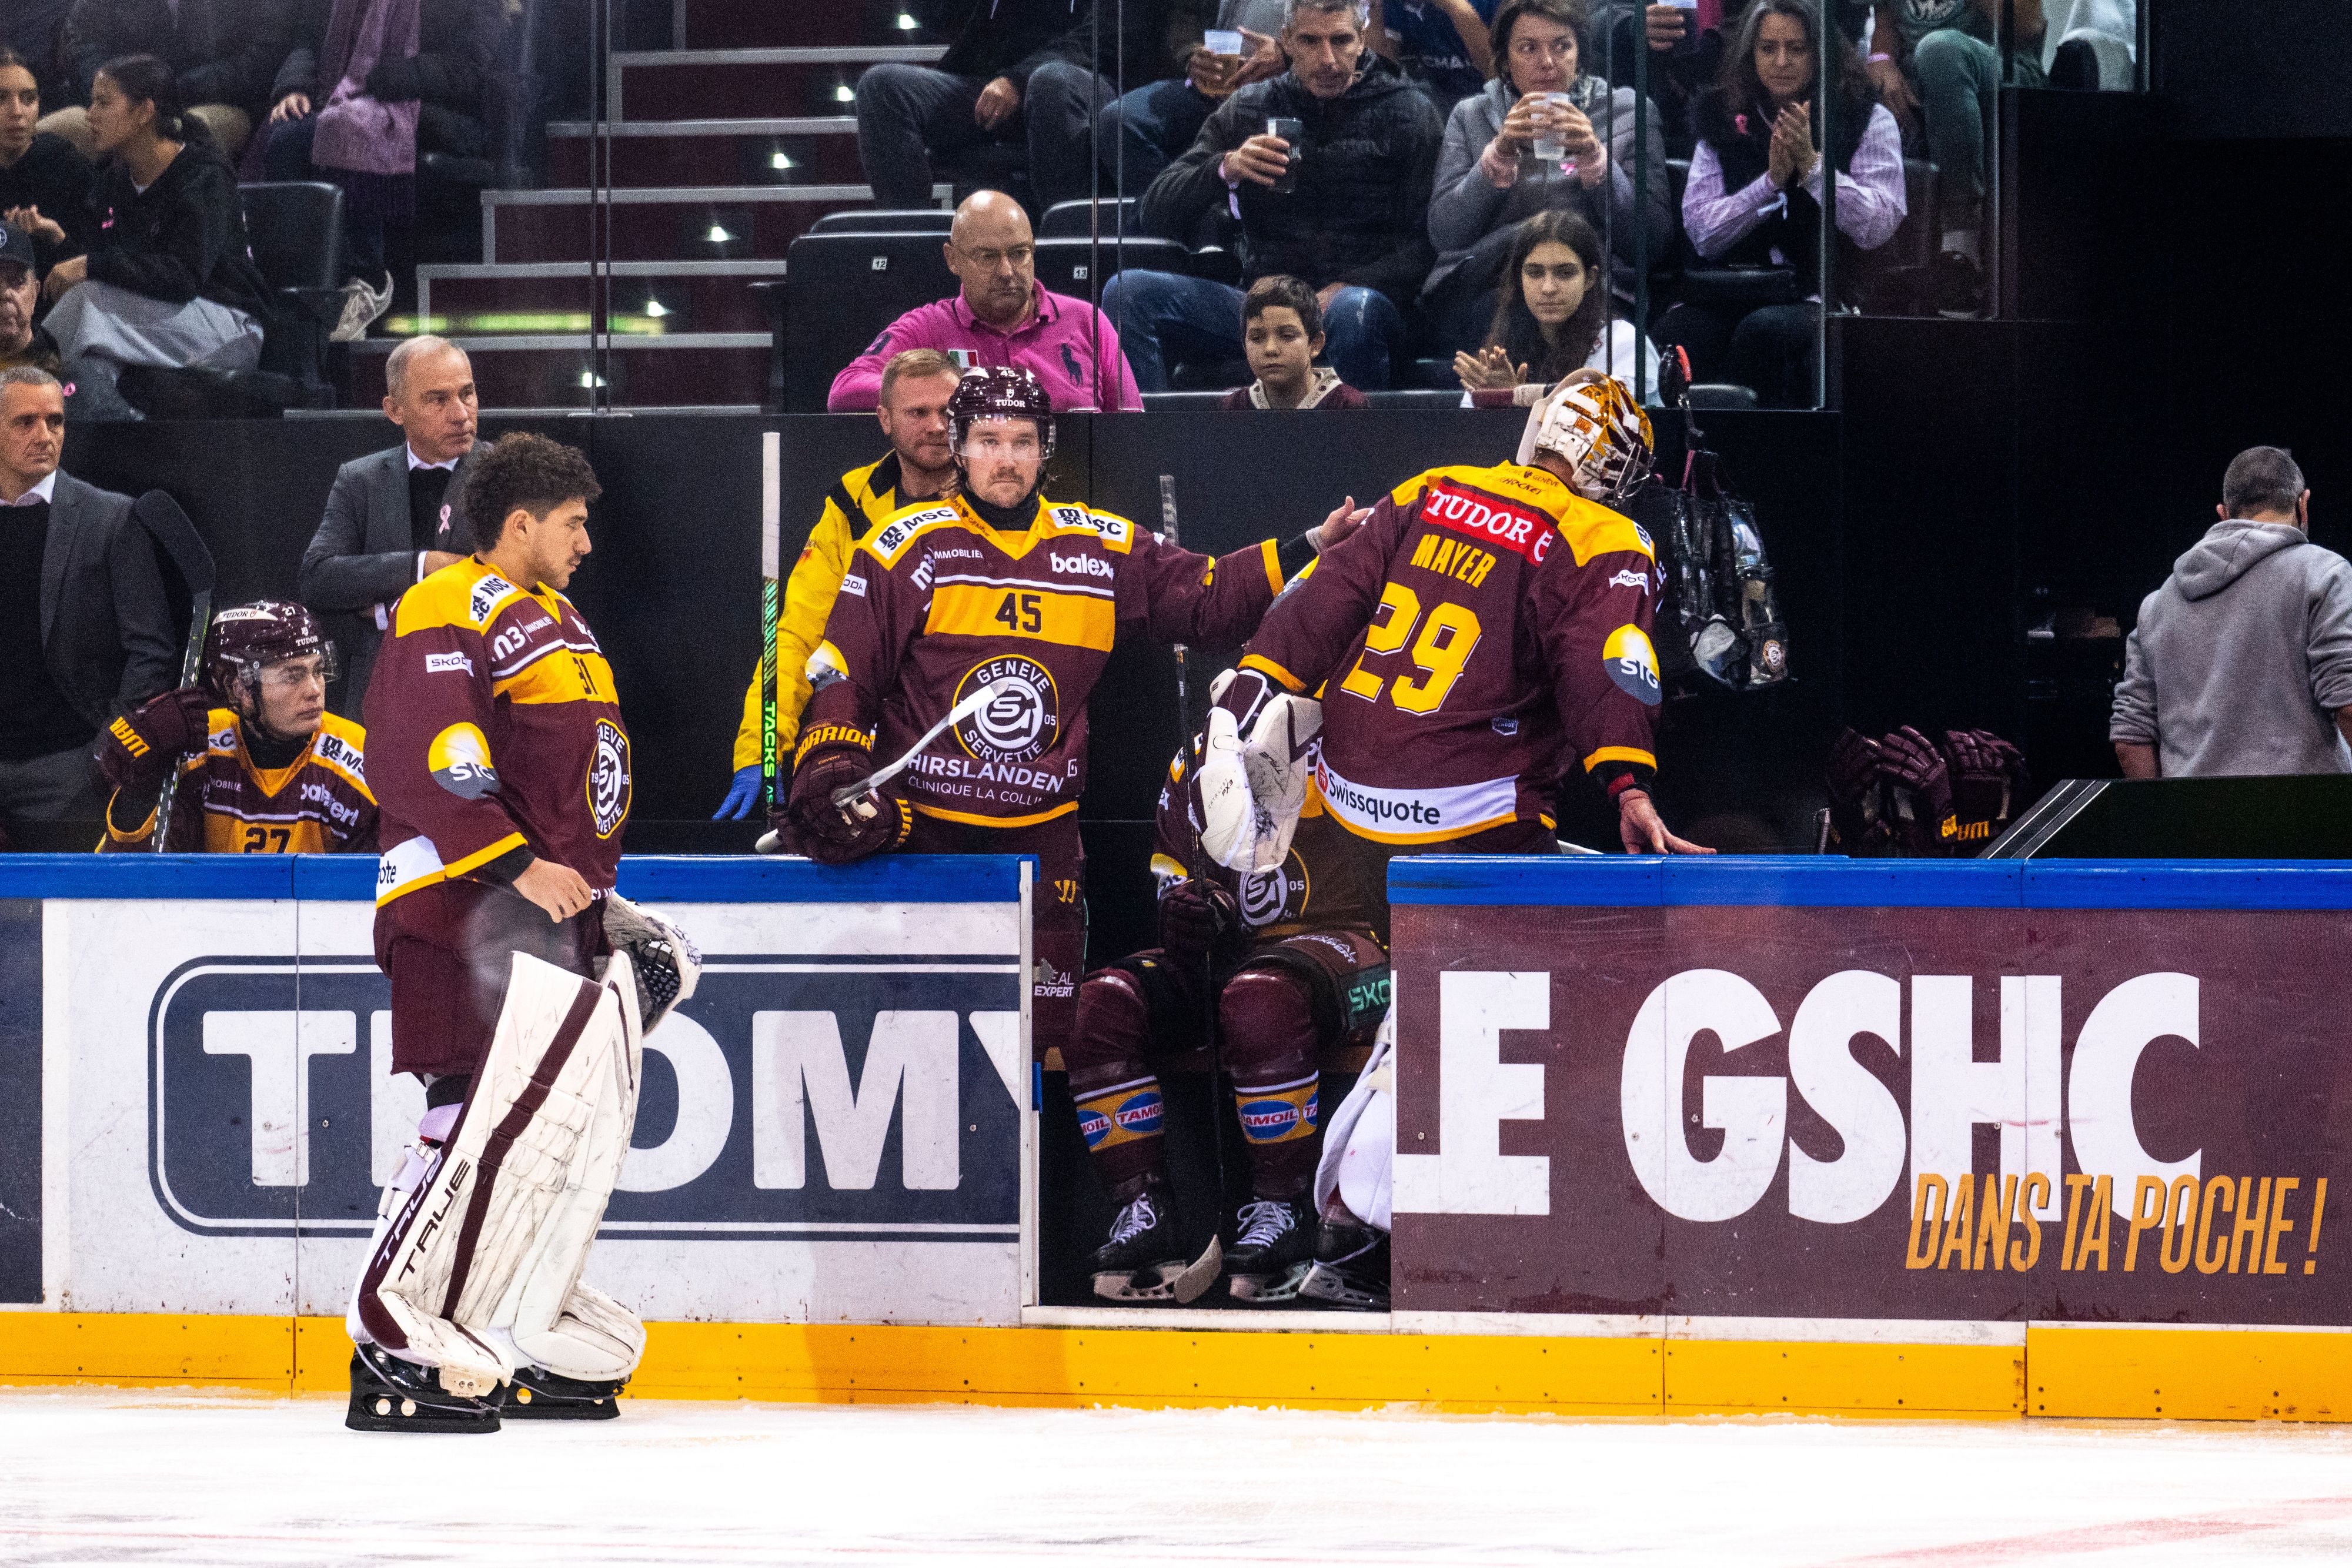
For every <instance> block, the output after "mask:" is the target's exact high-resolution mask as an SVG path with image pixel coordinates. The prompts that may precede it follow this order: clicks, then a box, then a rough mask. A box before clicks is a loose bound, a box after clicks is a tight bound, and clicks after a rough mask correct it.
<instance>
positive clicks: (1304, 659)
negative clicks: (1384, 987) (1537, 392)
mask: <svg viewBox="0 0 2352 1568" xmlns="http://www.w3.org/2000/svg"><path fill="white" fill-rule="evenodd" d="M1655 564H1656V563H1655V559H1654V555H1653V552H1652V550H1651V547H1650V539H1649V536H1648V535H1647V534H1645V533H1643V530H1642V529H1641V528H1640V527H1639V526H1638V525H1637V524H1635V523H1633V521H1632V520H1631V519H1629V518H1626V517H1621V516H1619V515H1618V514H1617V513H1615V512H1612V511H1611V510H1609V509H1608V508H1607V507H1601V506H1599V505H1596V504H1595V503H1593V502H1591V501H1587V500H1585V499H1583V498H1582V497H1579V496H1578V495H1576V494H1575V493H1574V492H1573V491H1571V490H1570V488H1569V487H1568V486H1566V485H1565V484H1563V483H1562V482H1561V481H1560V480H1559V479H1557V478H1555V477H1554V476H1551V475H1550V474H1549V473H1547V472H1545V471H1544V470H1542V469H1540V468H1530V467H1523V466H1521V465H1518V464H1516V463H1504V464H1498V465H1496V466H1494V467H1492V468H1472V467H1458V468H1434V469H1432V470H1430V471H1429V472H1428V473H1426V474H1423V475H1420V476H1417V477H1415V478H1412V479H1409V480H1407V481H1406V482H1405V483H1404V484H1402V485H1400V486H1397V488H1396V489H1395V491H1394V492H1392V493H1391V494H1390V495H1388V496H1386V497H1382V498H1381V500H1380V502H1379V503H1378V504H1377V505H1375V506H1374V507H1373V508H1372V515H1371V517H1370V518H1369V519H1367V520H1366V522H1365V524H1364V526H1363V528H1361V529H1360V530H1359V531H1358V532H1357V533H1356V535H1355V536H1354V537H1353V538H1349V540H1347V541H1346V542H1345V543H1344V544H1341V545H1339V546H1337V547H1335V548H1334V549H1331V550H1330V551H1328V552H1327V553H1326V554H1325V555H1324V557H1323V558H1322V559H1320V560H1318V562H1316V564H1315V568H1314V570H1313V571H1312V572H1311V573H1310V574H1308V575H1307V577H1306V578H1305V580H1302V581H1299V582H1297V583H1294V584H1292V585H1291V587H1290V589H1289V590H1288V591H1286V592H1285V593H1284V594H1283V596H1282V597H1281V599H1280V600H1279V601H1277V602H1276V604H1275V606H1274V608H1273V609H1272V610H1271V611H1269V612H1267V614H1266V618H1265V624H1264V625H1262V626H1261V627H1260V628H1259V629H1258V632H1257V635H1256V636H1255V637H1253V638H1252V639H1251V640H1250V643H1249V648H1248V652H1247V653H1245V654H1244V657H1243V659H1242V668H1243V669H1244V670H1255V671H1258V672H1260V673H1261V674H1264V675H1265V677H1266V678H1267V679H1268V680H1271V681H1274V682H1276V683H1278V684H1280V685H1282V686H1283V687H1285V688H1286V689H1288V690H1290V691H1293V692H1311V691H1317V690H1318V689H1319V690H1320V693H1321V696H1322V701H1323V737H1322V750H1321V761H1320V762H1319V764H1318V767H1317V769H1316V774H1315V779H1316V784H1317V786H1318V791H1319V793H1320V795H1321V797H1322V800H1323V802H1324V804H1325V806H1326V808H1327V809H1328V810H1329V811H1330V813H1331V815H1332V816H1333V817H1334V818H1336V819H1337V820H1338V821H1339V823H1340V824H1341V825H1342V826H1344V827H1345V828H1347V829H1348V830H1349V831H1351V832H1354V833H1357V834H1360V835H1361V836H1362V837H1364V838H1368V839H1376V840H1379V841H1382V842H1384V843H1392V844H1423V843H1438V842H1443V841H1447V840H1451V839H1460V838H1466V837H1468V836H1470V835H1471V834H1473V833H1477V832H1482V831H1486V830H1488V829H1492V828H1497V827H1501V826H1504V825H1506V824H1507V823H1510V822H1513V821H1540V822H1542V823H1544V824H1545V825H1546V826H1550V825H1551V822H1552V817H1551V797H1552V794H1553V792H1554V791H1555V789H1557V788H1558V787H1559V781H1560V780H1561V779H1563V778H1564V777H1566V776H1567V773H1568V770H1569V768H1571V767H1578V768H1583V769H1584V770H1585V771H1587V772H1590V771H1591V770H1593V769H1595V768H1601V767H1602V766H1604V765H1606V764H1609V763H1623V764H1631V765H1633V766H1636V767H1640V768H1654V767H1655V766H1656V759H1655V757H1654V754H1653V752H1654V740H1653V738H1652V737H1653V735H1654V730H1655V727H1656V721H1657V712H1658V699H1659V695H1660V694H1659V685H1658V666H1657V658H1656V655H1655V653H1654V652H1653V650H1652V648H1651V643H1650V625H1651V612H1652V602H1653V600H1654V590H1655V588H1656V585H1657V579H1656V570H1655ZM1242 699H1243V694H1242V693H1241V692H1239V691H1231V692H1229V693H1228V694H1227V696H1226V698H1225V701H1226V702H1227V703H1228V704H1235V703H1238V702H1239V701H1241V700H1242ZM1301 831H1304V828H1303V827H1302V829H1301Z"/></svg>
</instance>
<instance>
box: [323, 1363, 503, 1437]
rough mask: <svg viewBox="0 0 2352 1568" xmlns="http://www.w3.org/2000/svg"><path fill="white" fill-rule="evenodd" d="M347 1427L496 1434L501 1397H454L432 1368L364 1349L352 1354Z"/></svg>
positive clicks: (360, 1429) (355, 1429)
mask: <svg viewBox="0 0 2352 1568" xmlns="http://www.w3.org/2000/svg"><path fill="white" fill-rule="evenodd" d="M343 1425H344V1426H346V1427H350V1428H351V1429H352V1431H354V1432H495V1431H497V1430H498V1429H499V1404H498V1397H497V1396H496V1395H495V1394H493V1395H492V1396H491V1397H489V1398H488V1399H472V1398H468V1397H467V1396H463V1395H457V1394H452V1393H450V1392H449V1391H448V1390H447V1389H446V1388H444V1387H442V1386H441V1379H440V1377H439V1375H438V1374H437V1373H436V1371H435V1370H434V1369H433V1368H432V1367H429V1366H419V1365H418V1364H416V1363H415V1362H413V1361H403V1360H402V1359H401V1358H400V1357H399V1356H396V1355H394V1354H392V1353H391V1352H390V1351H388V1350H383V1349H381V1348H379V1347H378V1346H375V1345H372V1344H363V1345H360V1346H358V1347H357V1348H355V1349H354V1350H353V1351H352V1403H351V1407H350V1408H349V1409H348V1410H346V1411H345V1412H344V1414H343Z"/></svg>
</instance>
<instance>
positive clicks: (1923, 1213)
mask: <svg viewBox="0 0 2352 1568" xmlns="http://www.w3.org/2000/svg"><path fill="white" fill-rule="evenodd" d="M1395 936H1396V941H1395V955H1394V956H1395V969H1396V979H1397V998H1398V1040H1399V1041H1400V1048H1399V1052H1398V1059H1397V1150H1398V1159H1397V1166H1396V1171H1395V1199H1396V1201H1395V1207H1396V1215H1395V1265H1394V1268H1395V1302H1396V1305H1397V1307H1398V1309H1400V1310H1402V1311H1422V1312H1567V1313H1642V1314H1674V1315H1680V1314H1685V1313H1687V1314H1704V1315H1737V1316H1759V1317H1804V1318H1910V1319H1979V1320H1981V1319H2006V1320H2026V1319H2037V1320H2072V1321H2113V1322H2155V1323H2200V1322H2215V1323H2220V1322H2228V1323H2273V1324H2311V1325H2320V1324H2344V1323H2347V1322H2352V1299H2348V1298H2347V1284H2352V1252H2347V1246H2352V1215H2347V1214H2346V1213H2345V1212H2344V1207H2345V1204H2346V1201H2347V1198H2352V1192H2347V1180H2346V1178H2347V1175H2352V1172H2347V1160H2346V1156H2345V1152H2344V1148H2345V1142H2346V1138H2347V1128H2352V1072H2348V1071H2347V1067H2352V1021H2348V1020H2347V1000H2352V988H2347V975H2352V913H2347V912H2345V911H2332V910H2255V911H2247V910H2212V909H2159V910H2116V909H2055V910H2020V909H2016V908H2007V909H2000V908H1995V909H1937V908H1894V909H1871V908H1842V907H1787V906H1777V905H1748V906H1737V905H1734V906H1718V905H1679V904H1678V905H1667V906H1663V907H1661V906H1656V905H1652V906H1647V907H1635V908H1624V909H1608V908H1577V907H1554V906H1541V907H1518V906H1498V905H1487V906H1483V907H1477V906H1450V905H1444V904H1403V903H1400V904H1398V905H1397V906H1396V909H1395Z"/></svg>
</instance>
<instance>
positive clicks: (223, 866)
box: [0, 854, 1036, 904]
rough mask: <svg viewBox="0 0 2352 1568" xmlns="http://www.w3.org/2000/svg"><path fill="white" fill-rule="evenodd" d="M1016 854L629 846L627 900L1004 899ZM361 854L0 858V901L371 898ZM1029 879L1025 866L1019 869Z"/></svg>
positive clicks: (1016, 884) (624, 879)
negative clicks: (817, 853) (801, 856)
mask: <svg viewBox="0 0 2352 1568" xmlns="http://www.w3.org/2000/svg"><path fill="white" fill-rule="evenodd" d="M1024 860H1026V861H1028V862H1030V864H1031V865H1032V866H1033V867H1034V865H1035V864H1036V860H1035V857H1034V856H1028V855H878V856H877V857H875V858H874V859H872V860H869V861H866V862H861V863H860V864H857V865H854V866H821V865H818V864H816V863H815V862H812V861H804V860H791V859H786V858H782V857H780V856H773V855H632V856H625V857H624V858H623V860H622V862H621V877H620V890H621V892H622V893H623V894H625V895H627V896H628V897H630V898H637V899H645V900H648V901H659V902H666V903H673V904H1012V903H1015V902H1017V901H1018V900H1019V899H1020V897H1021V862H1023V861H1024ZM375 873H376V861H375V857H374V856H373V855H139V854H127V855H98V854H82V855H0V898H168V899H222V898H296V897H300V898H306V899H312V900H317V901H320V902H331V903H353V902H359V903H364V902H368V901H372V900H373V898H374V897H375ZM1030 874H1031V876H1032V878H1033V879H1034V876H1035V874H1036V873H1035V872H1034V870H1033V871H1032V872H1031V873H1030Z"/></svg>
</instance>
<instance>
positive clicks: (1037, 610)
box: [996, 593, 1045, 637]
mask: <svg viewBox="0 0 2352 1568" xmlns="http://www.w3.org/2000/svg"><path fill="white" fill-rule="evenodd" d="M996 619H997V620H999V621H1002V622H1004V629H1005V630H1006V631H1008V632H1028V633H1029V634H1030V635H1031V636H1033V637H1034V636H1035V635H1036V634H1037V633H1038V632H1040V631H1042V630H1044V628H1045V615H1044V613H1043V601H1041V599H1040V597H1039V596H1038V595H1037V594H1034V593H1008V594H1006V595H1005V596H1004V602H1003V603H1002V604H1000V605H998V606H997V607H996Z"/></svg>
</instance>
